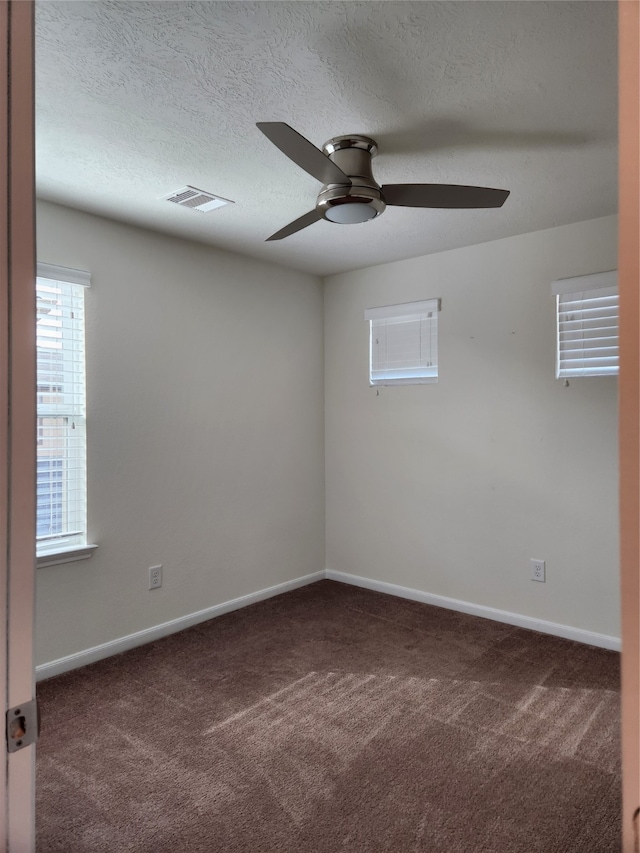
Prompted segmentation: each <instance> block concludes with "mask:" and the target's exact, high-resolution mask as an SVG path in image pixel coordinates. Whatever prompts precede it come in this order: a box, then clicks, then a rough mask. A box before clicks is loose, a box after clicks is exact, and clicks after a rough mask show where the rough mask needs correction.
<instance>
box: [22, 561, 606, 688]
mask: <svg viewBox="0 0 640 853" xmlns="http://www.w3.org/2000/svg"><path fill="white" fill-rule="evenodd" d="M324 578H327V579H328V580H333V581H339V582H340V583H346V584H350V585H351V586H359V587H363V588H364V589H371V590H374V591H375V592H384V593H386V594H387V595H395V596H398V597H399V598H408V599H410V600H411V601H421V602H422V603H423V604H433V605H435V606H436V607H444V608H446V609H447V610H457V611H459V612H460V613H469V614H470V615H471V616H481V617H483V618H484V619H493V620H494V621H495V622H504V623H506V624H507V625H515V626H517V627H518V628H528V629H529V630H531V631H540V632H541V633H543V634H553V635H554V636H556V637H564V638H565V639H566V640H576V641H577V642H578V643H586V644H587V645H589V646H598V647H599V648H602V649H611V650H612V651H620V646H621V644H620V639H619V638H618V637H609V636H607V635H606V634H596V633H595V632H594V631H585V630H583V629H582V628H573V627H571V626H570V625H561V624H559V623H557V622H546V621H544V620H543V619H534V618H533V617H531V616H521V615H520V614H519V613H510V612H509V611H507V610H497V609H496V608H494V607H485V606H484V605H482V604H471V603H470V602H468V601H458V600H457V599H455V598H447V597H445V596H443V595H434V594H433V593H430V592H422V591H421V590H418V589H409V588H408V587H404V586H398V585H397V584H394V583H386V582H385V581H376V580H371V579H370V578H364V577H360V576H359V575H350V574H346V573H345V572H335V571H333V569H327V570H326V571H321V572H314V573H313V574H310V575H305V576H304V577H301V578H295V579H294V580H291V581H285V582H284V583H280V584H277V585H276V586H270V587H268V588H267V589H261V590H259V591H258V592H252V593H250V594H249V595H243V596H241V597H240V598H234V599H232V600H231V601H224V602H222V604H215V605H214V606H213V607H207V608H206V609H205V610H198V611H197V612H196V613H188V614H187V615H186V616H181V617H179V618H178V619H172V620H171V621H170V622H163V623H162V624H161V625H154V626H153V627H152V628H145V629H144V630H143V631H136V632H135V634H128V635H127V636H126V637H119V638H118V639H117V640H111V641H110V642H108V643H102V644H101V645H99V646H93V647H92V648H90V649H84V650H83V651H81V652H76V653H75V654H72V655H67V656H66V657H63V658H58V659H57V660H53V661H49V662H48V663H43V664H40V665H39V666H37V667H36V681H42V680H43V679H45V678H51V677H52V676H54V675H61V674H62V673H63V672H69V671H70V670H72V669H77V668H78V667H81V666H86V665H87V664H89V663H95V661H99V660H102V659H103V658H107V657H111V655H117V654H120V652H126V651H127V650H128V649H134V648H135V647H136V646H142V645H144V644H145V643H152V642H153V641H154V640H159V639H160V638H161V637H167V636H168V635H169V634H175V633H176V632H177V631H183V630H184V629H185V628H190V627H191V626H192V625H198V624H199V623H200V622H206V621H207V620H209V619H213V618H215V617H216V616H222V614H223V613H231V611H233V610H239V609H240V608H242V607H247V606H248V605H249V604H256V603H257V602H258V601H265V600H266V599H267V598H273V596H274V595H280V594H281V593H283V592H289V591H290V590H293V589H298V588H299V587H302V586H307V584H311V583H315V582H316V581H319V580H323V579H324Z"/></svg>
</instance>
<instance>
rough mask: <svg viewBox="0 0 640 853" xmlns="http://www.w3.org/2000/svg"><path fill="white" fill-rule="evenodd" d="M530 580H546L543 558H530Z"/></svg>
mask: <svg viewBox="0 0 640 853" xmlns="http://www.w3.org/2000/svg"><path fill="white" fill-rule="evenodd" d="M531 580H532V581H540V583H544V582H545V581H546V572H545V564H544V560H531Z"/></svg>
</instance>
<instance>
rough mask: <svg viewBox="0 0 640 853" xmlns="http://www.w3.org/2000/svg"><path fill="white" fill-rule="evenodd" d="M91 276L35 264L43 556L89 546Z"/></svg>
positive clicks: (39, 536)
mask: <svg viewBox="0 0 640 853" xmlns="http://www.w3.org/2000/svg"><path fill="white" fill-rule="evenodd" d="M89 281H90V280H89V274H88V273H85V272H83V271H80V270H67V269H65V268H62V267H54V266H52V265H50V264H46V265H45V264H38V277H37V280H36V312H37V313H36V346H37V395H38V396H37V519H36V545H37V549H36V550H37V553H38V554H39V555H42V554H46V553H51V552H55V551H61V550H64V549H65V548H68V547H71V546H77V545H84V544H86V541H87V538H86V536H87V533H86V528H87V509H86V504H87V501H86V428H85V415H86V413H85V340H84V293H85V287H86V286H88V285H89Z"/></svg>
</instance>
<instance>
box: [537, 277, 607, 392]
mask: <svg viewBox="0 0 640 853" xmlns="http://www.w3.org/2000/svg"><path fill="white" fill-rule="evenodd" d="M552 290H553V293H554V294H555V296H556V306H557V307H556V317H557V351H556V376H557V377H558V378H560V379H561V378H565V377H566V378H569V377H572V376H610V375H615V374H617V373H618V371H619V361H618V287H617V273H616V272H615V271H612V272H608V273H597V274H595V275H589V276H581V277H579V278H572V279H564V280H561V281H557V282H554V284H553V288H552Z"/></svg>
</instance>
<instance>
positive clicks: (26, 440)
mask: <svg viewBox="0 0 640 853" xmlns="http://www.w3.org/2000/svg"><path fill="white" fill-rule="evenodd" d="M0 42H1V45H0V57H1V58H0V63H1V64H2V70H1V71H0V74H1V75H2V82H3V85H2V86H0V197H1V200H0V325H1V329H0V341H2V343H1V344H0V348H1V353H2V354H1V356H0V395H1V396H2V407H3V409H4V410H5V411H6V412H7V416H3V417H2V424H1V425H0V445H1V446H2V452H1V453H0V493H1V494H0V541H2V542H4V543H6V548H2V549H1V550H2V553H1V554H0V621H1V622H2V626H3V627H4V633H5V636H6V638H7V642H6V644H2V651H1V652H0V679H1V684H2V690H3V695H4V703H3V704H4V709H3V713H2V716H3V720H2V723H1V725H2V728H3V729H4V728H5V725H4V717H5V714H6V711H7V709H9V708H14V707H16V706H19V705H21V704H24V703H27V702H29V701H30V700H32V699H33V698H34V697H35V679H34V675H35V668H34V656H33V654H34V653H33V648H34V642H33V634H34V601H35V495H36V473H35V453H34V447H35V446H36V444H35V442H36V383H35V376H36V365H35V352H36V345H35V323H34V317H35V287H34V282H35V270H36V266H35V255H36V250H35V157H34V148H35V140H34V104H35V97H34V3H33V0H0ZM3 740H5V746H4V756H5V757H4V761H3V762H2V771H0V851H1V853H5V851H6V852H7V853H29V851H32V850H34V849H35V744H33V745H31V746H26V747H24V748H22V749H20V750H18V751H17V752H12V753H11V754H9V753H8V752H7V748H6V738H5V736H4V735H3Z"/></svg>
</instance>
